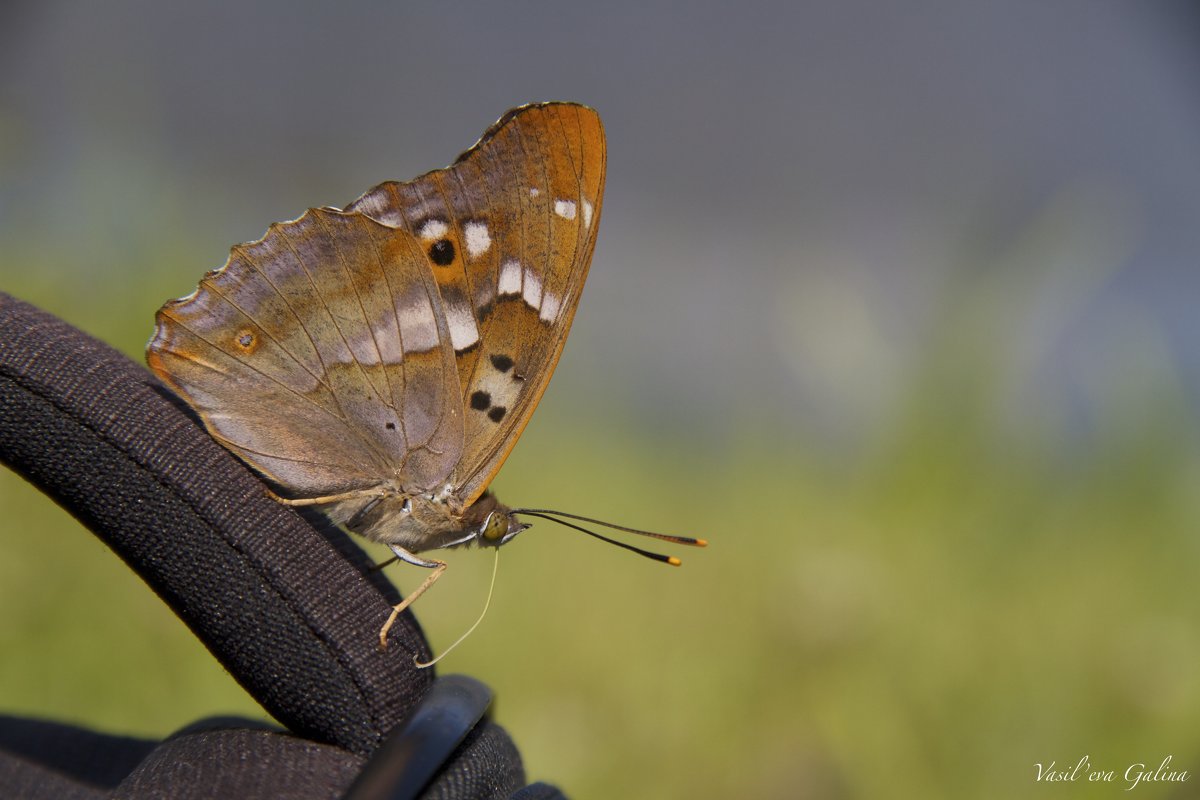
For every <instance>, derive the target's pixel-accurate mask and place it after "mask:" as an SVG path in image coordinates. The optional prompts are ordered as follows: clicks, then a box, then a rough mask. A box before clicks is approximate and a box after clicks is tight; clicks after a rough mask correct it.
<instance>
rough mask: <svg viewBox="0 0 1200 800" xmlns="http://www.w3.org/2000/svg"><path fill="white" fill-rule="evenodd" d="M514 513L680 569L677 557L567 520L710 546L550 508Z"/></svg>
mask: <svg viewBox="0 0 1200 800" xmlns="http://www.w3.org/2000/svg"><path fill="white" fill-rule="evenodd" d="M512 513H513V514H521V515H524V516H529V517H537V518H538V519H546V520H550V521H551V522H557V523H558V524H559V525H562V526H564V527H567V528H571V529H572V530H576V531H579V532H580V533H586V534H587V535H588V536H591V537H592V538H594V539H599V540H600V541H602V542H608V543H609V544H612V545H616V546H617V547H620V548H622V549H625V550H629V551H630V552H633V553H637V554H638V555H640V556H645V557H646V558H649V559H651V560H652V561H661V562H662V563H664V564H670V565H671V566H673V567H678V566H679V565H680V564H682V563H683V562H682V561H680V560H679V559H678V558H676V557H675V556H667V555H663V554H662V553H652V552H651V551H649V550H643V549H642V548H640V547H634V546H633V545H631V544H627V543H625V542H621V541H618V540H616V539H610V538H609V537H607V536H604V535H603V534H600V533H596V532H595V531H593V530H588V529H587V528H585V527H583V526H582V525H576V524H575V523H573V522H568V521H567V520H568V519H574V520H579V521H580V522H590V523H592V524H593V525H603V526H604V527H606V528H612V529H613V530H617V531H624V532H625V533H636V534H637V535H638V536H649V537H651V538H653V539H660V540H662V541H664V542H671V543H672V544H686V545H690V546H692V547H707V546H708V542H707V541H705V540H704V539H693V538H692V537H690V536H672V535H670V534H666V533H655V532H654V531H644V530H641V529H640V528H629V527H626V526H625V525H617V524H615V523H612V522H605V521H604V520H600V519H593V518H592V517H581V516H579V515H578V514H568V513H566V512H564V511H552V510H550V509H548V508H514V509H513V510H512ZM560 517H562V518H563V519H560Z"/></svg>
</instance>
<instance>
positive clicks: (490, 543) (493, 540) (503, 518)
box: [478, 506, 529, 547]
mask: <svg viewBox="0 0 1200 800" xmlns="http://www.w3.org/2000/svg"><path fill="white" fill-rule="evenodd" d="M528 527H529V525H528V524H526V523H524V522H518V521H517V518H516V515H514V514H513V513H512V512H510V511H509V510H508V509H507V508H504V507H503V506H498V507H497V508H495V509H493V510H492V512H491V513H490V514H488V515H487V518H485V519H484V521H483V525H481V526H480V528H479V539H478V541H479V544H480V545H483V546H485V547H499V546H500V545H502V544H507V543H508V542H511V541H512V540H513V538H515V537H516V535H517V534H518V533H520V532H521V531H523V530H525V529H527V528H528Z"/></svg>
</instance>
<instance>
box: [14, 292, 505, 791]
mask: <svg viewBox="0 0 1200 800" xmlns="http://www.w3.org/2000/svg"><path fill="white" fill-rule="evenodd" d="M0 460H2V461H4V462H5V463H7V464H9V465H10V466H12V468H13V469H15V470H16V471H17V472H19V473H20V474H22V475H24V476H25V477H26V478H27V479H29V480H30V481H31V482H33V483H34V484H36V485H37V486H38V487H39V488H41V489H42V491H44V492H45V493H46V494H48V495H49V496H51V497H53V498H54V499H55V500H56V501H57V502H58V503H59V504H60V505H62V506H63V507H64V508H66V509H67V510H68V511H69V512H70V513H71V514H73V515H74V516H75V517H76V518H78V519H79V520H80V521H81V522H82V523H83V524H84V525H85V526H87V527H88V528H90V529H91V530H92V531H93V532H94V533H95V534H96V535H97V536H99V537H100V538H101V539H103V540H104V541H105V542H106V543H107V544H108V545H109V546H110V547H111V548H112V549H113V550H114V551H115V552H116V553H117V554H118V555H119V556H120V557H121V558H122V559H124V560H125V561H126V563H128V564H129V566H130V567H131V568H133V569H134V570H135V571H137V572H138V573H139V574H140V575H141V576H142V577H143V579H145V581H146V582H147V583H148V584H149V585H150V586H151V587H152V588H153V589H154V591H156V592H157V593H158V594H159V595H160V596H161V597H162V598H163V599H164V600H165V601H166V602H167V603H168V604H169V605H170V606H171V608H173V609H174V610H175V611H176V613H177V614H178V615H179V616H180V618H181V619H183V621H184V622H185V623H187V625H188V626H189V627H190V628H191V629H192V631H193V632H194V633H195V634H196V635H197V636H198V637H199V638H200V639H201V641H203V642H204V644H205V645H206V646H207V647H208V648H209V650H210V651H211V652H212V653H213V655H214V656H215V657H216V658H217V659H218V660H219V661H220V662H221V663H222V664H223V665H224V666H225V667H226V669H228V670H229V672H230V673H231V674H232V675H233V676H234V677H235V678H236V679H237V680H238V681H239V682H240V683H241V684H242V685H243V686H244V687H245V688H246V690H247V691H248V692H249V693H250V694H251V695H252V696H253V697H254V698H255V699H256V700H258V701H259V702H260V703H261V704H262V705H263V707H264V708H265V709H266V710H267V711H268V712H269V713H270V714H271V715H272V716H273V717H274V718H275V719H277V720H279V722H281V723H282V724H283V725H284V726H285V727H286V728H287V730H288V733H286V734H285V733H279V732H271V731H262V730H244V729H237V730H232V731H230V730H226V731H195V732H189V733H187V734H186V735H181V736H180V737H179V738H177V739H171V740H168V742H167V743H164V744H162V745H160V746H158V747H157V748H155V749H154V750H152V751H151V752H150V755H149V756H147V757H146V758H144V759H140V760H139V761H138V763H139V766H138V767H137V768H136V769H133V770H132V771H128V769H126V768H127V767H128V764H125V762H123V761H121V760H120V759H116V760H114V761H113V762H112V763H113V764H114V765H115V764H118V763H119V764H120V765H121V766H113V767H112V769H113V770H116V772H117V773H120V774H121V775H124V777H123V778H122V783H121V784H120V789H119V791H118V796H126V797H139V796H154V791H153V789H152V788H151V787H152V786H153V785H155V782H156V781H159V780H163V779H165V778H166V777H170V776H174V777H171V778H170V779H171V780H175V779H177V778H178V775H176V773H174V772H173V771H172V770H174V769H175V767H174V766H172V765H173V764H175V763H180V764H183V763H187V764H191V766H190V767H188V768H189V769H192V770H194V771H195V773H196V775H197V776H199V775H201V774H202V773H204V772H205V769H204V765H203V762H202V759H205V758H207V759H218V761H217V763H221V760H224V763H223V768H224V769H225V770H227V771H228V770H230V769H231V765H239V766H240V767H242V768H241V769H233V770H232V771H233V772H234V773H242V774H243V775H260V776H262V775H269V774H270V770H257V769H255V767H254V764H255V763H257V759H258V757H259V756H261V757H262V759H263V761H262V763H265V764H270V765H274V766H275V767H276V768H280V769H283V768H284V767H285V764H286V762H288V761H289V760H294V761H295V766H294V767H286V769H285V771H287V770H293V769H294V770H296V771H297V774H299V773H300V772H303V771H305V770H307V771H308V776H309V779H308V782H307V784H306V785H309V786H314V787H320V788H321V790H322V791H327V790H328V791H332V790H334V789H335V788H339V787H342V786H344V785H345V782H347V781H348V780H349V777H347V776H350V777H352V776H353V773H354V771H355V770H357V769H358V767H360V766H361V763H362V759H363V758H364V757H366V756H368V755H369V754H370V753H371V752H372V751H373V750H374V749H375V748H376V747H377V746H378V744H379V743H380V742H381V741H382V739H383V738H384V736H386V734H387V733H388V731H389V730H391V728H392V727H394V726H395V725H396V724H397V723H399V722H401V721H402V720H403V719H404V718H405V717H406V716H407V714H408V713H409V712H410V711H411V709H412V708H413V707H414V705H415V704H416V703H417V702H419V701H420V699H421V697H422V696H423V695H424V694H425V692H426V691H427V690H428V688H429V686H430V684H431V681H432V680H433V678H434V675H433V670H418V669H416V668H415V666H414V665H413V659H412V656H413V654H419V655H421V656H422V657H428V655H429V652H428V649H427V645H426V643H425V640H424V637H423V635H422V634H421V631H420V628H419V626H418V625H417V623H416V620H415V619H414V618H413V617H412V616H411V615H410V614H405V615H404V616H403V617H402V618H401V619H400V621H399V623H398V624H397V626H396V627H395V628H394V629H393V632H392V638H391V647H390V649H389V650H388V651H387V652H385V653H380V652H378V648H377V646H376V643H377V634H378V630H379V626H380V625H381V624H382V622H383V620H384V619H386V616H387V614H388V612H389V610H390V605H391V604H393V603H395V602H397V601H398V594H397V593H396V592H395V590H394V589H393V588H392V587H391V586H390V584H388V583H387V581H386V579H385V578H384V577H382V575H381V574H380V573H378V572H371V571H369V570H368V567H369V566H370V564H369V561H368V560H367V558H366V556H365V555H364V554H363V553H362V551H361V550H360V549H359V548H358V547H357V546H356V545H355V544H354V543H353V542H352V541H350V540H349V538H348V537H347V536H346V535H344V534H342V533H341V532H340V531H338V530H336V529H331V528H330V527H329V526H327V525H319V526H314V525H313V524H311V523H310V522H309V521H307V520H306V519H305V518H303V517H301V516H300V515H298V514H296V513H294V512H293V511H291V510H289V509H287V508H285V507H283V506H281V505H279V504H278V503H276V502H274V501H273V500H271V499H270V498H268V497H267V496H266V494H265V492H264V487H263V484H262V483H261V482H260V481H259V480H258V478H256V477H255V476H254V475H253V474H252V473H251V472H250V471H249V470H247V469H246V468H245V467H244V466H243V465H242V464H241V462H239V461H237V460H236V459H235V458H233V456H231V455H230V454H229V453H227V452H226V451H225V450H224V449H223V448H222V447H220V446H219V445H217V444H216V443H215V442H214V441H213V440H212V439H211V438H210V437H209V436H208V435H207V434H206V433H205V432H204V430H203V429H202V428H201V427H200V426H199V424H198V423H197V422H196V421H195V420H194V419H193V418H192V417H191V416H190V415H189V414H188V413H187V412H186V411H185V410H184V409H182V408H181V407H180V406H179V404H178V401H177V400H175V398H173V397H172V396H171V395H170V394H169V393H168V392H166V391H165V390H163V389H162V388H161V387H160V386H159V385H158V384H157V382H156V381H155V379H154V378H153V377H152V376H151V375H150V374H149V372H148V371H146V370H145V369H144V368H142V367H141V366H139V365H137V364H135V363H133V362H131V361H130V360H129V359H127V358H125V357H124V356H122V355H121V354H119V353H117V352H116V351H114V350H112V349H111V348H110V347H108V346H107V345H104V344H103V343H100V342H98V341H96V340H94V339H91V338H90V337H87V336H85V335H84V334H82V333H80V332H79V331H77V330H75V329H74V328H71V327H70V326H68V325H66V324H64V323H63V322H61V321H59V320H57V319H56V318H54V317H52V316H50V315H48V314H46V313H44V312H42V311H39V310H38V309H35V308H33V307H32V306H29V305H28V304H25V303H22V302H20V301H17V300H15V299H13V298H11V297H9V296H8V295H5V294H3V293H0ZM18 724H20V723H18ZM0 727H3V723H2V721H0ZM75 734H76V735H77V736H78V737H79V738H78V739H77V740H73V742H72V745H73V746H76V747H79V748H82V749H84V750H86V749H87V748H89V747H92V748H99V749H102V748H103V747H106V746H108V745H107V744H99V743H97V742H95V741H92V742H90V744H89V743H88V741H87V739H88V736H89V735H92V734H89V733H88V732H85V731H78V730H76V731H75ZM4 742H5V740H4V738H3V736H2V735H0V750H3V751H5V752H0V776H4V775H5V774H6V772H5V770H6V768H7V767H8V766H11V765H12V764H14V763H15V764H18V765H25V767H27V768H28V770H29V772H28V773H26V774H33V772H36V771H37V770H41V771H43V772H45V771H47V770H50V771H53V770H54V764H53V763H51V764H50V766H49V767H47V766H46V760H45V759H42V760H40V761H39V760H38V759H36V758H33V757H32V756H31V754H30V753H23V752H13V751H12V750H10V749H8V748H5V747H4ZM112 746H113V747H114V748H116V750H115V751H114V752H118V753H122V754H125V755H126V756H128V757H129V758H132V757H133V754H134V753H135V752H137V747H141V746H144V743H140V744H133V743H128V742H127V743H124V744H121V743H119V742H113V743H112ZM326 746H327V747H326ZM239 753H240V755H239ZM142 755H145V754H144V753H143V754H142ZM459 755H460V760H459V761H457V762H454V763H452V764H450V765H449V766H448V767H447V768H446V770H445V771H444V772H443V773H442V774H441V775H440V776H439V777H438V778H437V779H436V780H435V784H434V786H433V787H431V789H430V791H431V792H433V791H438V792H442V791H443V790H440V789H437V788H436V787H438V786H441V785H446V786H452V787H453V788H452V789H447V790H445V793H438V794H434V795H431V796H436V797H493V796H496V797H502V796H508V795H509V794H511V793H512V792H513V791H515V790H516V789H518V788H519V787H520V786H521V785H522V784H523V776H522V772H521V766H520V759H519V756H518V754H517V751H516V749H515V748H514V747H513V746H512V743H511V742H510V741H509V740H508V738H507V735H506V734H504V733H503V731H502V730H501V729H499V728H498V727H496V726H494V725H491V724H490V723H487V724H486V726H485V727H483V728H481V729H479V730H477V731H476V732H474V733H473V734H472V736H471V737H469V738H468V740H467V741H466V742H464V743H463V745H462V746H461V747H460V749H459ZM6 757H8V758H9V759H10V761H9V762H5V758H6ZM77 758H78V759H82V760H86V753H84V754H82V755H78V756H77ZM71 760H72V761H74V758H72V759H71ZM210 763H212V762H210ZM59 766H61V765H59ZM101 772H102V771H101ZM126 773H127V774H126ZM317 773H320V774H322V775H324V776H325V779H319V778H318V776H317ZM56 774H57V773H56ZM215 775H216V773H213V775H210V776H209V777H208V778H206V780H212V779H216V778H215ZM154 776H158V777H157V778H156V777H154ZM114 777H115V776H114V775H113V774H101V773H100V772H94V773H88V774H87V775H86V776H85V780H83V781H82V782H80V783H78V784H76V788H78V790H79V791H83V792H84V793H83V794H69V793H68V794H61V795H60V794H54V793H47V794H29V795H27V796H36V797H43V796H44V797H51V796H64V797H66V796H79V797H87V796H92V795H90V794H88V793H87V788H88V786H89V785H90V786H94V787H99V788H101V789H103V788H105V787H110V786H112V785H113V784H112V780H113V778H114ZM230 779H231V780H239V778H237V777H236V776H233V777H231V778H230ZM262 780H263V781H266V782H265V783H262V784H261V787H262V788H263V789H264V790H265V789H267V788H270V783H269V779H268V778H265V777H264V778H262ZM257 786H258V785H257V784H254V783H253V781H251V782H250V783H249V784H247V787H246V788H247V789H248V790H250V789H255V788H256V787H257ZM0 788H3V787H0ZM158 788H159V790H160V791H161V788H162V786H161V785H159V787H158ZM72 791H74V789H72ZM459 791H462V792H465V793H463V794H459V793H457V792H459ZM170 794H171V796H185V795H179V794H175V792H173V791H172V792H171V793H170ZM206 796H231V797H233V796H237V797H253V796H260V795H255V794H252V793H248V792H244V791H241V790H240V789H239V790H238V791H236V792H232V791H231V793H230V794H228V795H223V794H222V793H213V792H212V791H211V787H210V789H209V794H207V795H206ZM261 796H264V797H265V796H281V795H279V794H275V795H270V794H264V795H261ZM296 796H310V795H296ZM311 796H336V795H320V794H314V795H311Z"/></svg>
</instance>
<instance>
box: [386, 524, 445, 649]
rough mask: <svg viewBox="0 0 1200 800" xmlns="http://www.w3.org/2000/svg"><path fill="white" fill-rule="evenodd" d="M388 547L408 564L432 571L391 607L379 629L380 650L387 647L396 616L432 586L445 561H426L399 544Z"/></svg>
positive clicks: (443, 570)
mask: <svg viewBox="0 0 1200 800" xmlns="http://www.w3.org/2000/svg"><path fill="white" fill-rule="evenodd" d="M389 547H390V548H391V550H392V552H393V553H395V554H396V557H397V558H399V559H400V560H401V561H405V562H407V563H409V564H413V565H415V566H418V567H425V568H427V569H432V570H433V572H431V573H429V577H427V578H426V579H425V580H423V581H422V582H421V585H420V586H418V587H417V588H416V589H415V590H413V592H412V593H411V594H409V596H408V597H406V598H404V600H403V601H401V602H400V603H399V604H397V605H396V606H394V607H393V608H392V613H391V614H390V615H388V618H387V622H385V623H383V627H382V628H380V629H379V649H380V650H386V649H387V636H388V631H390V630H391V629H392V626H393V625H395V624H396V618H397V617H399V616H400V615H401V614H402V613H404V609H406V608H408V607H409V606H410V605H412V604H413V601H414V600H416V599H417V598H418V597H420V596H421V595H423V594H425V590H426V589H428V588H429V587H430V586H433V583H434V581H436V580H437V579H438V578H440V577H441V576H442V573H443V572H445V571H446V562H445V561H438V560H437V559H429V560H428V561H427V560H425V559H423V558H418V557H417V556H415V555H413V554H412V553H410V552H408V551H407V550H405V549H404V548H403V547H400V546H399V545H395V544H393V545H389Z"/></svg>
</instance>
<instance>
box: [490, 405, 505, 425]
mask: <svg viewBox="0 0 1200 800" xmlns="http://www.w3.org/2000/svg"><path fill="white" fill-rule="evenodd" d="M506 413H508V409H507V408H505V407H504V406H492V407H491V409H489V410H488V419H490V420H491V421H492V422H499V421H500V420H502V419H504V415H505V414H506Z"/></svg>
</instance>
